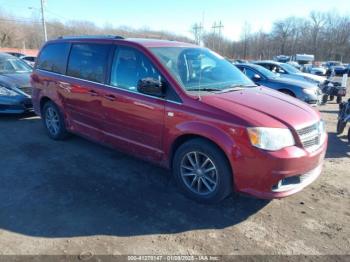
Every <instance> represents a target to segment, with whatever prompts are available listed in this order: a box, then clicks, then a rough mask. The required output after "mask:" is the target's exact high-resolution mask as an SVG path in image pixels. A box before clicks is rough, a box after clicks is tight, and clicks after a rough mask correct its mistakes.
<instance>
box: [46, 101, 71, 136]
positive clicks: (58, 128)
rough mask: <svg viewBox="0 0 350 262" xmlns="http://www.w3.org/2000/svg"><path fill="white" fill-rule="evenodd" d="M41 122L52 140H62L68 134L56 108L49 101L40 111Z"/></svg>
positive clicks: (61, 116)
mask: <svg viewBox="0 0 350 262" xmlns="http://www.w3.org/2000/svg"><path fill="white" fill-rule="evenodd" d="M42 120H43V124H44V126H45V128H46V132H47V134H48V135H49V137H50V138H52V139H54V140H64V139H66V138H67V137H68V135H69V133H68V132H67V129H66V124H65V121H64V118H63V115H62V114H61V112H60V110H59V109H58V107H57V106H56V105H55V104H54V103H53V102H51V101H48V102H46V103H45V104H44V106H43V109H42Z"/></svg>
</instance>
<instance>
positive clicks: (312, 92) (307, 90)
mask: <svg viewBox="0 0 350 262" xmlns="http://www.w3.org/2000/svg"><path fill="white" fill-rule="evenodd" d="M303 92H304V93H305V94H307V95H317V90H316V89H314V88H303Z"/></svg>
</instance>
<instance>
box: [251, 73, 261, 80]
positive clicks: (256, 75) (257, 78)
mask: <svg viewBox="0 0 350 262" xmlns="http://www.w3.org/2000/svg"><path fill="white" fill-rule="evenodd" d="M252 80H253V81H254V82H255V81H257V82H258V81H260V80H261V76H260V75H258V74H255V75H254V76H253V79H252Z"/></svg>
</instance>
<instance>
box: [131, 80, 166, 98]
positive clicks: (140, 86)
mask: <svg viewBox="0 0 350 262" xmlns="http://www.w3.org/2000/svg"><path fill="white" fill-rule="evenodd" d="M137 90H138V91H139V92H140V93H143V94H146V95H151V96H158V97H162V96H164V93H165V92H164V83H163V82H162V81H161V80H158V79H155V78H152V77H147V78H142V79H140V80H139V81H138V83H137Z"/></svg>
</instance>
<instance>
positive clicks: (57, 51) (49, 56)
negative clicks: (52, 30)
mask: <svg viewBox="0 0 350 262" xmlns="http://www.w3.org/2000/svg"><path fill="white" fill-rule="evenodd" d="M68 52H69V44H68V43H55V44H48V45H46V46H45V47H44V49H43V50H42V51H41V53H40V56H39V58H38V62H37V65H36V68H38V69H41V70H45V71H50V72H54V73H58V74H64V73H65V71H66V63H67V56H68Z"/></svg>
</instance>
